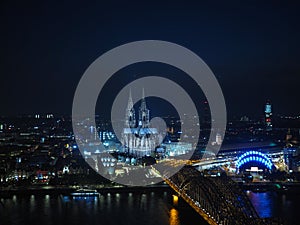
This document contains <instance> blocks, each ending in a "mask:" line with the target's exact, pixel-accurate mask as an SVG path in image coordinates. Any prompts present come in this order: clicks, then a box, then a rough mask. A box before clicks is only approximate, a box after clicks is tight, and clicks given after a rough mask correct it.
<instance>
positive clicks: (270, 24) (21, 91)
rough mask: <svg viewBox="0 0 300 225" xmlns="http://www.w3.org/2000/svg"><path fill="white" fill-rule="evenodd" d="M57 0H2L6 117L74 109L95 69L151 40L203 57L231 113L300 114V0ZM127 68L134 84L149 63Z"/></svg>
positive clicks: (1, 110)
mask: <svg viewBox="0 0 300 225" xmlns="http://www.w3.org/2000/svg"><path fill="white" fill-rule="evenodd" d="M46 2H48V3H46ZM53 2H54V1H10V0H9V1H1V3H0V7H1V8H0V23H1V24H0V25H1V34H0V49H1V51H0V57H1V58H0V59H1V60H0V74H1V83H0V85H1V87H0V104H1V107H0V114H1V115H11V114H12V115H17V114H22V113H35V112H39V113H45V112H53V113H55V114H71V108H72V100H73V95H74V92H75V89H76V85H77V83H78V82H79V79H80V77H81V76H82V74H83V73H84V71H85V70H86V69H87V67H88V66H89V65H90V64H91V63H92V62H93V61H94V60H95V59H96V58H97V57H99V56H100V55H101V54H103V53H104V52H106V51H108V50H110V49H112V48H114V47H116V46H118V45H121V44H125V43H127V42H131V41H137V40H145V39H158V40H165V41H170V42H175V43H177V44H180V45H183V46H185V47H187V48H189V49H190V50H192V51H194V52H195V53H196V54H198V55H199V56H200V57H201V58H202V59H203V60H204V61H205V62H206V63H207V64H208V66H209V67H210V68H211V69H212V71H213V72H214V74H215V75H216V76H217V79H218V81H219V83H220V85H221V88H222V90H223V92H224V96H225V100H226V103H227V109H228V113H229V116H241V115H249V116H259V115H260V114H261V113H262V111H263V104H264V103H265V101H266V100H267V99H270V100H271V102H272V103H273V108H274V112H275V114H300V104H299V97H300V94H299V87H300V76H299V75H300V63H299V59H300V57H299V56H300V51H299V50H300V44H299V40H300V29H299V21H300V14H299V10H300V5H299V4H295V3H293V1H291V2H288V1H282V2H279V1H269V2H267V3H266V2H265V3H261V1H257V3H255V1H248V3H246V4H243V5H240V4H238V1H237V2H235V1H224V2H223V1H219V2H218V1H214V2H212V3H200V2H201V1H195V2H198V3H196V4H195V3H193V4H191V3H183V2H184V1H181V3H177V2H176V1H165V2H164V3H154V1H138V2H137V3H130V2H131V1H120V2H121V3H118V2H112V3H101V2H102V1H97V2H98V3H95V2H96V1H95V2H94V1H81V2H76V1H65V3H60V2H59V1H58V3H53ZM106 2H110V1H106ZM146 2H148V3H146ZM221 2H223V3H221ZM294 2H295V1H294ZM148 67H149V66H148ZM148 67H147V66H146V67H145V69H147V68H148ZM129 71H130V73H131V74H129V73H128V81H129V80H132V79H133V78H134V77H135V76H136V73H138V72H139V73H140V72H142V69H141V67H139V69H138V70H137V71H135V70H134V69H132V68H131V69H130V70H129ZM153 71H155V70H153ZM148 72H149V71H148ZM163 72H164V71H160V73H163ZM175 74H176V73H175ZM178 77H179V76H178ZM180 79H181V78H179V80H178V82H179V83H180V82H184V81H183V80H180ZM125 80H126V79H125ZM122 82H123V83H126V82H125V81H124V80H123V81H122ZM122 82H121V83H122ZM186 85H189V84H186ZM119 88H120V86H118V85H117V84H114V85H113V86H112V87H111V89H113V90H114V91H115V92H117V91H118V90H119Z"/></svg>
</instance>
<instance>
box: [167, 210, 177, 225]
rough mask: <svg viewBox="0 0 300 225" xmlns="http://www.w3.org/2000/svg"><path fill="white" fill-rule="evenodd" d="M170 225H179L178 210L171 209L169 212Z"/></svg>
mask: <svg viewBox="0 0 300 225" xmlns="http://www.w3.org/2000/svg"><path fill="white" fill-rule="evenodd" d="M169 221H170V225H180V220H179V213H178V210H177V209H175V208H172V209H171V210H170V219H169Z"/></svg>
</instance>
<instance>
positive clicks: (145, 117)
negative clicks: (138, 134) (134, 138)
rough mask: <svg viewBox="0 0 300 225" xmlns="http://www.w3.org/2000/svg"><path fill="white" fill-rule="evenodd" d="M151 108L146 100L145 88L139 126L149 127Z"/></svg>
mask: <svg viewBox="0 0 300 225" xmlns="http://www.w3.org/2000/svg"><path fill="white" fill-rule="evenodd" d="M149 125H150V121H149V110H148V109H147V105H146V100H145V90H144V88H143V92H142V100H141V106H140V108H139V127H149Z"/></svg>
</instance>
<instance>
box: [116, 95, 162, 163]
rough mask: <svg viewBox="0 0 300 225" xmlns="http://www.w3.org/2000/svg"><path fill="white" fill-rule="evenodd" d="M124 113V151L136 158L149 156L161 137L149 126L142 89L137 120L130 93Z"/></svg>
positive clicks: (148, 112) (148, 115)
mask: <svg viewBox="0 0 300 225" xmlns="http://www.w3.org/2000/svg"><path fill="white" fill-rule="evenodd" d="M125 115H126V117H125V128H124V129H123V134H122V139H123V143H124V151H125V152H127V153H128V154H130V155H132V156H134V157H137V158H140V157H143V156H150V155H151V154H152V153H153V152H154V151H155V147H156V146H157V145H159V143H160V141H161V138H162V137H161V135H160V134H159V133H158V131H157V129H156V128H151V127H150V110H149V109H148V108H147V105H146V100H145V94H144V90H143V95H142V100H141V105H140V107H139V110H138V120H136V114H135V109H134V106H133V101H132V96H131V93H130V94H129V99H128V105H127V108H126V114H125Z"/></svg>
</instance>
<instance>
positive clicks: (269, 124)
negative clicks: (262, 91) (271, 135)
mask: <svg viewBox="0 0 300 225" xmlns="http://www.w3.org/2000/svg"><path fill="white" fill-rule="evenodd" d="M265 125H266V130H267V131H270V130H272V105H271V103H270V101H269V100H268V101H267V103H266V105H265Z"/></svg>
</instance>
